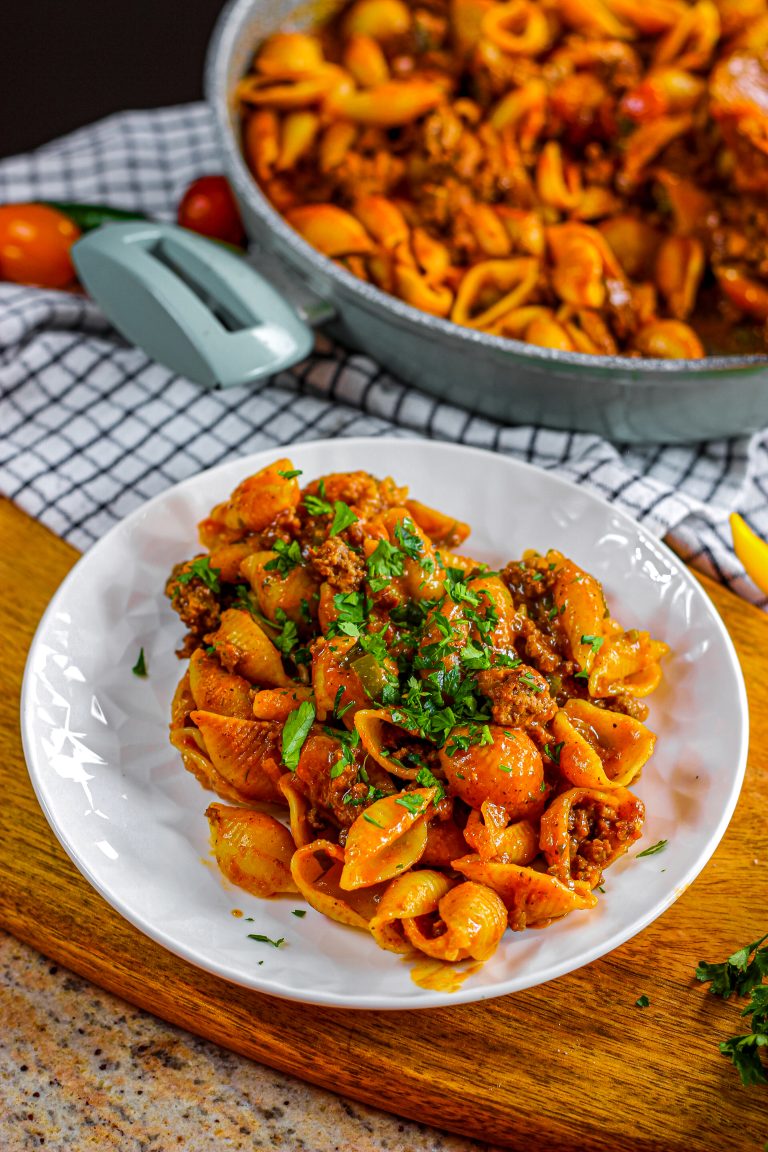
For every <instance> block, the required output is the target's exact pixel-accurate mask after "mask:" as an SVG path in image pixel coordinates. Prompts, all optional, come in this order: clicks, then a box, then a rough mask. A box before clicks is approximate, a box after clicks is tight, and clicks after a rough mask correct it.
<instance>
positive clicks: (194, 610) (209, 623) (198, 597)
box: [165, 563, 221, 656]
mask: <svg viewBox="0 0 768 1152" xmlns="http://www.w3.org/2000/svg"><path fill="white" fill-rule="evenodd" d="M187 570H188V565H187V564H186V563H184V564H176V565H175V566H174V568H173V570H172V572H171V575H170V576H169V577H168V581H167V583H166V585H165V594H166V596H167V597H168V598H169V600H170V601H171V607H172V608H173V609H174V611H175V612H178V614H179V616H180V617H181V619H182V621H183V622H184V624H186V626H187V628H188V629H189V636H187V638H186V639H185V641H184V648H183V649H182V650H180V652H179V655H180V656H188V655H189V654H190V653H191V652H192V651H194V649H195V648H197V647H198V646H199V644H200V641H201V640H202V638H203V636H205V634H206V632H213V631H215V629H216V628H218V626H219V617H220V614H221V612H220V608H219V603H218V600H217V599H216V597H215V596H214V594H213V592H212V591H211V589H210V588H208V587H206V585H205V584H203V582H202V580H198V579H197V577H196V576H193V577H192V579H191V580H189V581H188V582H187V583H184V584H182V583H181V581H180V580H179V576H180V575H181V574H182V573H183V572H186V571H187Z"/></svg>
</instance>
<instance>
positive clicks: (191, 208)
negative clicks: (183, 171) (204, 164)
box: [178, 176, 245, 245]
mask: <svg viewBox="0 0 768 1152" xmlns="http://www.w3.org/2000/svg"><path fill="white" fill-rule="evenodd" d="M178 221H179V224H181V225H182V227H184V228H189V229H191V230H192V231H193V232H199V233H200V234H201V235H202V236H211V237H213V239H214V240H225V241H226V242H227V243H228V244H239V245H242V244H243V242H244V240H245V229H244V228H243V222H242V220H241V219H240V212H239V209H238V207H237V204H236V202H235V198H234V196H233V195H232V189H231V188H230V186H229V184H228V183H227V180H226V179H225V177H224V176H200V177H199V179H197V180H193V181H192V183H191V184H190V186H189V188H187V190H186V192H185V193H184V195H183V197H182V199H181V203H180V204H179V212H178Z"/></svg>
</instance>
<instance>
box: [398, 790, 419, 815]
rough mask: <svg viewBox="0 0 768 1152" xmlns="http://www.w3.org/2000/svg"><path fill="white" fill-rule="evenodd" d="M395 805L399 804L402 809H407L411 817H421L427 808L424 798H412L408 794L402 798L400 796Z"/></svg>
mask: <svg viewBox="0 0 768 1152" xmlns="http://www.w3.org/2000/svg"><path fill="white" fill-rule="evenodd" d="M395 804H399V805H400V807H401V808H406V809H407V810H408V811H409V812H410V814H411V816H421V814H422V812H424V810H425V808H426V804H425V803H424V797H423V796H412V795H411V794H410V793H408V792H406V793H404V795H402V796H398V797H397V799H396V800H395Z"/></svg>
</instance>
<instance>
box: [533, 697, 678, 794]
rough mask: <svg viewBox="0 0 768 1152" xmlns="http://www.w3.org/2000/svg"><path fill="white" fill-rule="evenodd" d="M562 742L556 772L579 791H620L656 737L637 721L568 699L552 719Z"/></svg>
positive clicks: (556, 733) (629, 780)
mask: <svg viewBox="0 0 768 1152" xmlns="http://www.w3.org/2000/svg"><path fill="white" fill-rule="evenodd" d="M552 732H553V734H554V736H555V739H556V740H557V741H561V740H562V741H563V742H564V743H563V748H562V749H561V751H560V762H559V766H560V772H561V774H562V775H563V776H564V777H565V778H566V780H569V781H570V783H571V784H575V785H577V786H578V787H580V788H621V787H625V786H626V785H628V784H630V783H631V782H632V781H633V780H634V779H635V778H636V777H637V776H638V775H639V773H640V770H641V769H642V767H643V765H644V764H645V763H646V762H647V761H648V760H649V759H650V757H651V755H652V753H653V749H654V745H655V744H656V737H655V735H654V734H653V732H651V731H650V730H649V729H648V728H646V727H645V725H644V724H643V723H641V721H640V720H635V719H634V717H632V716H625V715H623V714H622V713H620V712H610V711H609V710H608V709H607V708H598V707H597V705H596V704H591V703H590V702H589V701H588V700H568V701H567V703H566V705H565V707H564V708H562V709H561V710H560V711H559V712H557V713H556V714H555V716H554V719H553V720H552Z"/></svg>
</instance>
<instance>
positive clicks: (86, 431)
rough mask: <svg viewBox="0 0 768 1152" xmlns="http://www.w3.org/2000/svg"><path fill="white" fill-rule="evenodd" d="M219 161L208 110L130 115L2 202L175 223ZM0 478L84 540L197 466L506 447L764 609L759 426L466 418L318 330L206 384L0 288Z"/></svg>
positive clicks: (71, 145)
mask: <svg viewBox="0 0 768 1152" xmlns="http://www.w3.org/2000/svg"><path fill="white" fill-rule="evenodd" d="M220 170H221V161H220V158H219V155H218V152H217V148H216V144H215V140H214V133H213V126H212V122H211V119H210V117H209V114H208V111H207V109H206V108H205V107H204V106H203V105H189V106H185V107H179V108H167V109H161V110H158V111H153V112H127V113H123V114H121V115H118V116H112V117H110V118H109V119H107V120H103V121H101V122H100V123H98V124H95V125H93V126H91V127H88V128H84V129H82V130H80V131H78V132H75V133H73V134H72V135H70V136H67V137H65V138H63V139H61V140H58V141H55V142H54V143H52V144H49V145H47V146H46V147H44V148H41V149H39V150H38V151H36V152H33V153H31V154H29V155H26V156H18V157H14V158H11V159H8V160H5V161H0V203H7V202H14V201H24V200H32V199H60V200H80V201H90V202H95V203H111V204H114V205H116V206H120V207H126V208H132V209H136V210H140V211H143V212H146V213H147V214H149V215H152V216H155V217H157V218H158V219H161V220H163V219H164V220H172V219H173V217H174V213H175V206H176V204H177V202H178V200H179V198H180V196H181V193H182V191H183V189H184V188H185V186H186V185H187V184H188V183H189V181H190V180H192V179H194V178H195V177H196V176H199V175H201V174H202V173H205V172H216V171H220ZM0 432H1V435H0V488H2V491H3V492H4V493H5V495H7V496H8V497H10V499H12V500H14V501H16V502H17V503H18V504H19V505H20V506H21V507H22V508H24V509H25V510H26V511H27V512H29V513H30V514H31V515H32V516H35V517H37V518H38V519H39V520H41V521H42V522H43V523H45V524H46V525H47V526H48V527H49V528H51V529H52V530H53V531H54V532H56V533H58V534H59V535H61V536H63V537H64V538H65V539H67V540H68V541H70V543H72V544H74V545H76V546H77V547H78V548H81V549H85V548H88V547H89V545H91V544H92V543H93V542H94V541H95V540H96V539H98V538H99V537H100V536H102V535H103V534H104V533H105V532H106V531H107V530H108V529H109V528H110V527H111V526H112V525H113V524H115V523H116V521H117V520H119V519H120V518H122V517H123V516H125V515H126V514H127V513H128V512H130V511H132V510H133V509H134V508H136V507H137V506H138V505H139V504H140V503H142V502H143V501H144V500H146V499H147V498H148V497H150V496H154V495H155V494H156V493H158V492H160V491H162V490H163V489H165V488H167V487H168V486H170V485H171V484H174V483H176V482H177V481H179V480H182V479H184V478H185V477H187V476H190V475H192V474H194V473H196V472H198V471H200V470H201V469H204V468H208V467H210V466H211V465H214V464H218V463H220V462H221V461H224V460H228V459H231V458H233V457H236V456H239V455H244V454H246V453H248V452H252V451H256V450H259V449H263V448H269V447H272V446H275V447H276V446H278V445H285V444H292V443H295V442H297V441H301V440H308V439H315V438H319V437H334V436H361V435H373V436H380V435H391V434H392V433H393V432H394V433H395V434H396V435H401V436H411V435H420V436H429V437H435V438H439V439H444V440H453V441H457V442H461V443H463V444H472V445H477V446H482V447H487V448H492V449H494V450H496V451H499V452H506V453H509V454H510V455H513V456H516V457H518V458H520V459H523V460H527V461H530V462H533V463H535V464H538V465H540V466H542V467H544V468H548V469H552V470H553V471H555V472H558V473H560V474H562V475H564V476H566V477H568V478H570V479H571V480H575V481H577V482H579V483H582V484H585V485H587V486H588V487H589V488H591V489H592V490H593V491H595V492H597V493H599V494H600V495H601V496H603V497H605V498H607V499H608V500H610V501H612V502H613V503H615V504H617V505H618V506H619V507H621V508H623V509H624V510H625V511H627V512H629V513H630V514H632V515H633V516H635V517H636V518H637V519H638V520H640V521H641V522H642V523H643V524H645V525H646V527H648V528H649V529H651V530H652V531H653V532H655V533H657V534H658V535H659V536H666V538H667V539H668V541H669V542H670V543H671V544H672V545H673V547H674V548H675V549H676V551H677V552H678V553H679V554H680V555H681V556H682V557H683V558H684V559H686V560H688V561H689V562H691V563H692V564H694V565H695V566H696V567H697V568H699V569H701V570H702V571H705V572H708V573H710V574H711V575H713V576H715V577H716V578H717V579H718V580H721V581H722V582H724V583H726V584H728V585H729V586H730V587H731V588H732V589H733V590H734V591H735V592H737V593H738V594H739V595H741V596H744V597H745V598H748V599H750V600H752V601H754V602H755V603H758V604H760V605H761V606H762V607H764V608H768V600H766V598H765V597H761V595H760V594H759V593H758V591H757V590H756V589H755V588H754V586H753V585H752V584H751V582H750V581H749V580H748V579H747V578H746V576H745V575H744V573H743V571H742V569H741V566H740V564H739V563H738V561H737V560H736V558H735V556H734V553H733V548H732V544H731V538H730V531H729V526H728V513H729V512H731V511H734V510H736V511H740V512H741V513H742V514H743V515H744V516H745V517H746V519H747V520H748V521H749V522H750V523H751V525H752V526H753V527H754V528H755V529H756V531H757V532H759V533H760V534H761V535H762V536H763V537H768V431H766V432H765V433H760V434H758V435H756V436H754V437H752V438H751V439H746V438H745V439H740V440H722V441H713V442H708V443H702V444H697V445H693V446H682V447H665V448H660V447H658V446H642V447H637V446H624V445H621V444H614V443H609V442H608V441H606V440H602V439H600V437H598V436H593V435H586V434H576V435H574V434H569V433H565V432H554V431H550V430H546V429H541V428H532V427H512V426H503V425H500V424H495V423H492V422H491V421H489V420H486V419H483V418H478V417H474V416H471V415H469V414H468V413H466V412H464V411H462V410H460V409H458V408H454V407H452V406H451V405H448V404H442V403H439V402H438V401H436V400H434V399H432V398H431V397H428V396H426V395H425V394H423V393H420V392H419V391H417V390H416V389H413V388H409V387H405V386H404V385H403V384H401V383H399V382H398V381H397V380H394V379H393V378H392V377H390V376H388V375H387V374H385V373H384V372H383V371H382V370H381V369H379V367H378V366H377V365H376V364H374V363H373V362H372V361H371V360H370V359H368V358H367V357H365V356H361V355H358V354H350V353H348V352H346V351H345V350H344V349H342V348H340V347H337V346H335V345H333V344H331V343H330V342H329V341H328V340H326V339H325V338H324V337H322V336H320V337H318V340H317V346H316V348H315V351H314V353H313V355H312V356H311V357H310V359H309V360H307V361H305V362H304V363H303V364H301V365H298V366H297V367H295V368H293V369H291V370H290V371H286V372H282V373H280V375H278V376H276V377H273V378H272V379H271V380H268V381H265V382H262V383H261V384H259V385H256V386H250V387H248V388H230V389H227V390H225V391H217V392H210V391H204V390H203V389H201V388H199V387H197V386H196V385H194V384H191V383H190V382H189V381H188V380H185V379H184V378H183V377H179V376H174V375H173V374H172V373H171V372H169V371H168V370H167V369H165V368H163V367H161V366H160V365H158V364H156V363H153V362H151V361H150V360H148V359H147V357H146V356H145V355H144V354H143V353H142V352H140V351H138V350H137V349H133V348H128V347H126V346H125V344H124V343H123V342H122V341H121V340H120V339H119V338H118V337H117V336H116V335H115V333H114V331H113V330H112V329H111V328H110V327H109V325H108V323H107V322H106V321H105V319H104V318H103V316H102V315H101V314H100V313H99V311H98V309H97V308H96V307H95V305H93V304H92V303H91V302H90V301H88V300H86V299H84V298H82V297H80V296H75V295H71V294H68V293H62V292H46V291H41V290H37V289H30V288H23V287H17V286H14V285H10V284H2V285H0Z"/></svg>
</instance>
